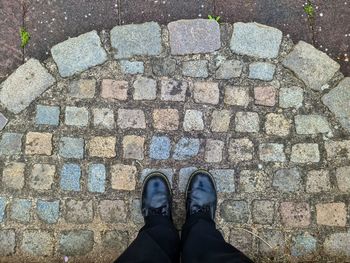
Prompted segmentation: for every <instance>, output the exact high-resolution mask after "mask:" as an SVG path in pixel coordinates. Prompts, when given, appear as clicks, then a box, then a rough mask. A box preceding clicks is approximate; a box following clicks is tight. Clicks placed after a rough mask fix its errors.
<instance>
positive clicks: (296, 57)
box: [282, 41, 340, 91]
mask: <svg viewBox="0 0 350 263" xmlns="http://www.w3.org/2000/svg"><path fill="white" fill-rule="evenodd" d="M282 63H283V65H284V66H285V67H287V68H289V69H290V70H292V71H293V72H294V73H295V74H296V75H297V76H298V78H300V79H301V80H302V81H304V83H305V84H306V85H307V86H308V87H310V88H311V89H314V90H318V91H321V90H322V86H323V85H324V84H326V83H327V82H328V81H329V80H330V79H331V78H332V77H333V75H334V74H335V72H337V71H338V70H339V68H340V66H339V64H338V63H337V62H335V61H333V60H332V59H331V58H329V57H328V56H327V55H326V54H325V53H323V52H321V51H319V50H317V49H316V48H314V47H313V46H312V45H310V44H308V43H305V42H303V41H299V43H298V44H297V45H296V46H295V47H294V49H293V51H292V52H291V53H289V54H288V55H287V57H286V58H285V59H284V60H283V62H282Z"/></svg>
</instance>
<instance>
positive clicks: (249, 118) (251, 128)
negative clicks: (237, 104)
mask: <svg viewBox="0 0 350 263" xmlns="http://www.w3.org/2000/svg"><path fill="white" fill-rule="evenodd" d="M235 124H236V127H235V131H236V132H259V129H260V127H259V125H260V120H259V115H258V113H256V112H237V113H236V118H235Z"/></svg>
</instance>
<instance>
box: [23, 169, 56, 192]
mask: <svg viewBox="0 0 350 263" xmlns="http://www.w3.org/2000/svg"><path fill="white" fill-rule="evenodd" d="M55 174H56V166H54V165H50V164H43V163H38V164H34V165H33V169H32V171H31V173H30V177H29V181H28V185H29V187H30V188H31V189H34V190H37V191H43V190H51V187H52V184H53V183H54V178H55Z"/></svg>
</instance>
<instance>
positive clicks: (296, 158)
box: [291, 143, 320, 163]
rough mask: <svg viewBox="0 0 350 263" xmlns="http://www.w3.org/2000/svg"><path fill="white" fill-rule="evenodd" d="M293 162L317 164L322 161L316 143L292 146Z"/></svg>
mask: <svg viewBox="0 0 350 263" xmlns="http://www.w3.org/2000/svg"><path fill="white" fill-rule="evenodd" d="M291 161H292V162H294V163H308V162H314V163H317V162H319V161H320V152H319V150H318V144H316V143H298V144H295V145H293V146H292V155H291Z"/></svg>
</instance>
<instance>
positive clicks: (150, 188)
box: [115, 173, 180, 263]
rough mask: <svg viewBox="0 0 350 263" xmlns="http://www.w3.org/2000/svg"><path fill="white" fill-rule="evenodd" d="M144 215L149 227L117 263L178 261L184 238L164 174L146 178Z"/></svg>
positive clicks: (145, 228)
mask: <svg viewBox="0 0 350 263" xmlns="http://www.w3.org/2000/svg"><path fill="white" fill-rule="evenodd" d="M142 215H143V216H144V219H145V226H144V227H143V228H142V229H141V230H140V232H139V234H138V236H137V237H136V239H135V240H134V241H133V242H132V243H131V245H130V246H129V247H128V248H127V249H126V251H125V252H124V253H123V254H122V255H121V256H120V257H119V258H118V259H117V260H116V261H115V263H141V262H142V263H150V262H152V263H158V262H159V263H163V262H164V263H165V262H166V263H168V262H169V263H178V262H179V258H180V239H179V235H178V232H177V230H176V228H175V227H174V224H173V221H172V216H171V194H170V186H169V182H168V181H167V179H166V177H165V176H164V175H162V174H160V173H152V174H150V175H149V176H148V177H147V178H146V179H145V183H144V186H143V190H142Z"/></svg>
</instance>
